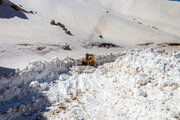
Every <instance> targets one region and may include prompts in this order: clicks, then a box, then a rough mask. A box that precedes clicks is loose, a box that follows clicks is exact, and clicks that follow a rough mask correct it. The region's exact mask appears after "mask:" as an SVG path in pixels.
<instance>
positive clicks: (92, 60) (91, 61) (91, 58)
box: [81, 53, 97, 66]
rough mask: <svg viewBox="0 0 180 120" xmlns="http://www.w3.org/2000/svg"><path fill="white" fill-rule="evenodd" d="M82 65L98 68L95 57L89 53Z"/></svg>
mask: <svg viewBox="0 0 180 120" xmlns="http://www.w3.org/2000/svg"><path fill="white" fill-rule="evenodd" d="M81 65H89V66H96V65H97V64H96V62H95V57H94V55H93V54H88V53H87V54H86V56H85V58H83V59H82V62H81Z"/></svg>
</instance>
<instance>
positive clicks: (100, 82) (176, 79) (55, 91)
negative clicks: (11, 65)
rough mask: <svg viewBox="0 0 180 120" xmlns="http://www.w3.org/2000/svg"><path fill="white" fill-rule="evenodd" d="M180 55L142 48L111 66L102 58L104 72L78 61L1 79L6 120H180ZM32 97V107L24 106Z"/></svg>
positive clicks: (39, 66) (121, 56) (56, 63)
mask: <svg viewBox="0 0 180 120" xmlns="http://www.w3.org/2000/svg"><path fill="white" fill-rule="evenodd" d="M179 54H180V52H179V51H173V52H170V51H165V50H155V49H144V50H142V49H136V50H129V51H125V52H123V53H119V54H116V55H113V54H111V55H107V56H105V55H104V57H106V58H109V60H111V62H109V61H105V59H104V60H103V58H104V57H102V56H101V55H100V56H97V57H96V58H99V61H104V64H102V65H101V66H99V67H98V68H94V67H90V66H87V67H86V66H76V64H77V62H78V61H79V59H72V58H66V59H64V60H60V59H58V58H55V59H53V60H52V61H50V62H46V61H45V62H41V61H36V62H33V63H31V64H29V65H28V66H27V67H26V68H25V69H24V70H22V71H19V72H18V73H17V75H16V77H12V78H10V79H6V80H1V85H2V86H1V91H2V93H1V107H2V108H3V110H1V118H4V119H6V118H8V117H11V118H12V119H13V118H24V117H26V118H29V119H33V118H38V117H40V116H41V118H42V116H43V117H44V118H47V119H49V120H51V119H52V120H54V119H85V120H86V119H87V120H88V119H91V120H93V119H113V120H116V119H162V120H163V119H179V111H180V107H179V106H180V102H179V100H180V98H179V94H180V89H179V85H180V69H179V68H180V63H179V60H180V57H179ZM107 60H108V59H107ZM114 60H115V61H114ZM113 61H114V62H113ZM140 63H141V64H140ZM74 65H75V66H74ZM4 79H5V78H4ZM3 82H5V83H4V84H2V83H3ZM5 89H6V90H5ZM3 91H4V92H3ZM5 91H6V92H5ZM20 91H21V92H20ZM22 91H23V92H22ZM27 93H28V94H30V95H32V102H29V101H28V100H27V101H26V99H25V101H24V102H23V103H22V102H20V100H21V99H22V98H24V96H26V95H27ZM15 95H16V99H17V100H16V101H17V102H16V104H14V102H13V101H11V100H13V97H15ZM37 96H38V97H37ZM19 99H20V100H19ZM40 101H43V102H40ZM12 103H13V104H12ZM17 106H21V107H22V108H21V109H19V107H17ZM27 106H29V107H30V106H31V107H30V108H31V109H29V110H27ZM37 109H41V111H39V112H36V110H37ZM44 109H46V111H43V110H44ZM17 114H19V116H16V115H17Z"/></svg>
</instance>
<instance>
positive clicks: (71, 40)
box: [0, 0, 180, 69]
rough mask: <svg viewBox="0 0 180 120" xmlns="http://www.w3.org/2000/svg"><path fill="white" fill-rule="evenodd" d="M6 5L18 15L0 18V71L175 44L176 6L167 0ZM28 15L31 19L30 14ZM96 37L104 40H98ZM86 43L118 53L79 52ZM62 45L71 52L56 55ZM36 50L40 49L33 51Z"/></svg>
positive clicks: (25, 0) (26, 0)
mask: <svg viewBox="0 0 180 120" xmlns="http://www.w3.org/2000/svg"><path fill="white" fill-rule="evenodd" d="M6 1H8V2H4V4H3V5H1V7H2V8H1V9H0V11H1V12H0V16H3V15H4V14H2V11H3V12H5V10H4V9H6V10H7V11H10V12H12V9H11V8H10V5H11V3H10V2H9V0H6ZM11 2H12V3H14V4H16V5H22V10H21V11H20V12H16V11H15V12H13V14H12V15H13V16H10V17H9V19H5V18H3V17H1V18H2V19H1V18H0V28H1V29H0V36H1V37H0V48H1V49H0V52H1V54H0V55H1V56H0V65H1V66H4V67H8V68H21V69H23V68H24V67H25V66H27V64H28V63H29V62H32V61H35V60H37V59H39V60H48V59H49V58H50V59H52V58H54V57H56V56H58V57H59V58H65V57H67V56H68V55H70V56H72V57H80V56H84V54H85V53H96V54H98V53H111V52H118V51H120V50H121V51H123V50H124V49H126V48H127V47H136V45H137V44H141V43H148V42H153V43H155V44H157V43H166V42H179V38H180V36H179V35H180V30H179V29H180V28H179V26H180V24H179V21H180V17H179V8H180V5H179V3H178V2H172V1H168V0H167V1H166V0H146V1H144V0H121V1H116V0H91V1H89V0H85V1H84V0H68V1H67V0H54V1H53V2H52V1H51V0H38V1H37V0H11ZM28 11H34V12H37V13H34V14H30V13H28ZM107 11H108V13H107ZM18 13H19V14H18ZM20 13H21V14H20ZM22 14H23V15H22ZM23 16H26V17H27V18H28V19H25V18H23ZM52 19H54V20H55V21H56V22H61V23H63V24H64V25H65V26H66V28H67V29H68V30H70V31H71V33H72V34H73V35H74V36H68V35H66V34H65V33H64V31H63V30H62V29H61V28H60V27H58V26H53V25H51V24H50V21H51V20H52ZM155 28H156V29H155ZM99 35H102V36H103V38H104V39H100V38H99V37H98V36H99ZM92 42H110V43H114V44H117V45H119V46H120V47H123V49H122V48H116V49H109V50H107V49H99V48H96V47H94V48H90V49H87V48H84V47H85V46H87V45H88V44H89V43H92ZM22 44H27V46H24V45H22ZM66 44H69V45H70V47H71V48H72V51H64V50H63V49H62V46H64V45H66ZM37 47H46V48H45V49H44V50H42V51H39V50H37V49H36V48H37ZM9 56H11V57H10V58H11V59H10V58H9ZM14 62H15V63H17V64H14Z"/></svg>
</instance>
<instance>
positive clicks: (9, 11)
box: [0, 0, 28, 19]
mask: <svg viewBox="0 0 180 120" xmlns="http://www.w3.org/2000/svg"><path fill="white" fill-rule="evenodd" d="M11 5H15V4H14V3H12V2H11V1H9V0H4V1H3V4H1V5H0V18H4V19H10V18H14V17H19V18H22V19H28V18H27V16H26V15H25V13H28V12H27V11H26V10H24V9H22V8H20V10H19V11H15V10H14V9H13V8H11ZM16 6H18V5H16Z"/></svg>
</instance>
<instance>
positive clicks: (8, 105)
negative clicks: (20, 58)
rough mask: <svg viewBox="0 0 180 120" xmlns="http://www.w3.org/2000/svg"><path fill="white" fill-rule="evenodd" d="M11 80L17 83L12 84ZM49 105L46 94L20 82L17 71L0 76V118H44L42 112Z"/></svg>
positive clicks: (22, 119)
mask: <svg viewBox="0 0 180 120" xmlns="http://www.w3.org/2000/svg"><path fill="white" fill-rule="evenodd" d="M2 69H3V70H4V69H5V68H2ZM5 70H6V69H5ZM12 81H15V82H17V84H18V85H14V86H12V85H11V83H12ZM18 82H19V83H18ZM12 92H13V94H12ZM8 93H9V94H8ZM50 105H51V103H50V101H49V100H48V98H47V96H46V95H44V94H43V93H40V92H38V90H37V89H36V88H32V87H31V86H29V83H24V82H21V81H20V76H19V75H18V74H17V73H15V74H14V76H12V77H10V75H9V76H8V77H7V78H3V77H1V78H0V120H46V119H47V118H46V117H44V116H43V113H44V112H47V111H49V110H48V109H47V107H48V106H50Z"/></svg>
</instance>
